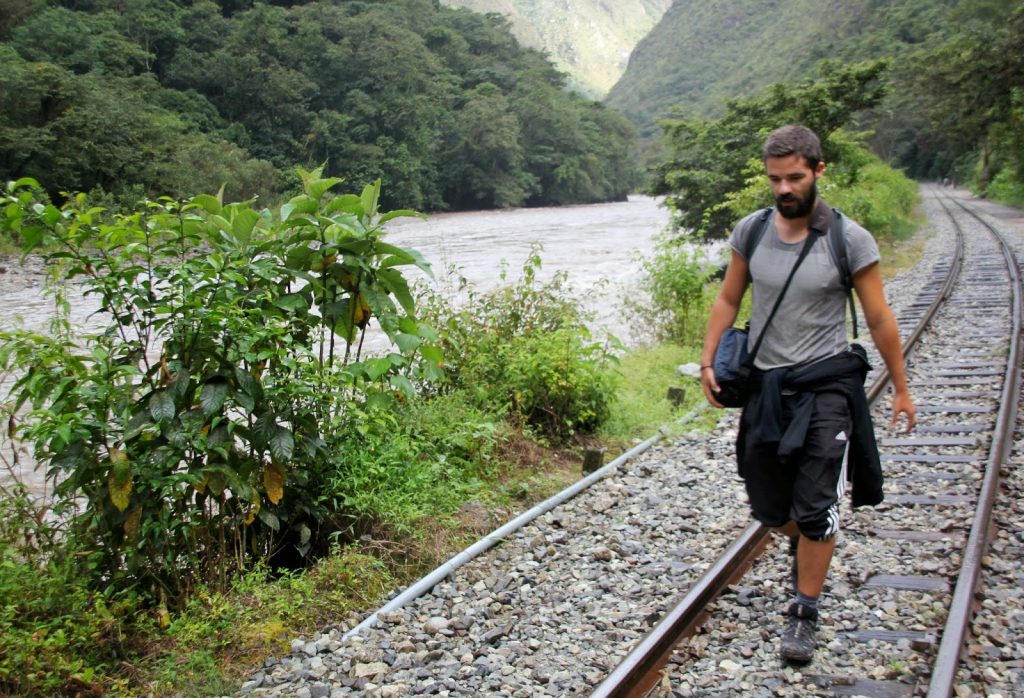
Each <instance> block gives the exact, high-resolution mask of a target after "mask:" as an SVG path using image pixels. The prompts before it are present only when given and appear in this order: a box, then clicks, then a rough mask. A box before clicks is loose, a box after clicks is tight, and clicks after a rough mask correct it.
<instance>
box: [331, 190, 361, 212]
mask: <svg viewBox="0 0 1024 698" xmlns="http://www.w3.org/2000/svg"><path fill="white" fill-rule="evenodd" d="M338 211H344V212H345V213H349V214H351V215H354V216H361V215H363V204H362V201H361V200H360V199H359V197H358V196H356V195H355V194H343V195H342V196H336V197H334V198H333V199H331V200H330V201H329V202H328V203H327V205H326V206H325V207H324V214H325V215H327V216H330V215H332V214H334V213H336V212H338Z"/></svg>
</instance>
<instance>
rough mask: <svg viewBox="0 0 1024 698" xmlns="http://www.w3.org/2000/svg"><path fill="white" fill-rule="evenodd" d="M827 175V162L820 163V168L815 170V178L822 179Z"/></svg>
mask: <svg viewBox="0 0 1024 698" xmlns="http://www.w3.org/2000/svg"><path fill="white" fill-rule="evenodd" d="M824 173H825V161H824V160H822V161H821V162H819V163H818V166H817V167H815V168H814V176H815V177H820V176H821V175H823V174H824Z"/></svg>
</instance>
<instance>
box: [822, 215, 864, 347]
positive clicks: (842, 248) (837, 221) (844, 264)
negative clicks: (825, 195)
mask: <svg viewBox="0 0 1024 698" xmlns="http://www.w3.org/2000/svg"><path fill="white" fill-rule="evenodd" d="M832 213H833V214H834V215H833V217H832V225H830V226H829V227H828V249H829V251H830V252H831V253H832V259H833V261H835V263H836V266H837V267H838V268H839V278H840V281H842V283H843V288H845V289H846V298H847V300H848V302H849V304H850V320H851V321H852V322H853V337H854V339H856V338H857V308H856V307H855V306H854V304H853V274H851V273H850V258H849V256H848V255H847V250H846V220H845V218H844V217H843V214H842V213H840V212H839V209H837V208H833V209H832Z"/></svg>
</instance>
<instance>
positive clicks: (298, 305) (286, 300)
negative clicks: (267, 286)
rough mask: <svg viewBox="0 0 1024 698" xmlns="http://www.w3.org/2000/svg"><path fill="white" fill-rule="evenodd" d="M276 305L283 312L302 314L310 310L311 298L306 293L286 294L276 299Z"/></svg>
mask: <svg viewBox="0 0 1024 698" xmlns="http://www.w3.org/2000/svg"><path fill="white" fill-rule="evenodd" d="M274 305H275V306H277V307H278V308H280V309H281V310H287V311H289V312H292V313H302V312H305V311H307V310H309V298H307V297H306V294H305V293H286V294H285V295H283V296H278V297H277V298H275V299H274Z"/></svg>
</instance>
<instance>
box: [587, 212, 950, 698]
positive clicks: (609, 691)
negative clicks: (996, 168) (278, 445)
mask: <svg viewBox="0 0 1024 698" xmlns="http://www.w3.org/2000/svg"><path fill="white" fill-rule="evenodd" d="M957 232H958V235H957V246H956V252H955V255H954V257H953V261H952V263H951V264H950V267H949V269H948V271H947V273H946V278H945V281H944V283H943V285H942V288H941V289H940V291H939V292H938V293H936V296H935V298H934V299H933V300H932V302H931V303H930V304H929V305H928V307H927V308H926V309H925V311H924V313H923V314H922V317H921V319H920V320H919V321H918V323H917V325H916V326H915V327H914V329H913V330H912V331H911V333H910V334H909V335H908V336H907V339H906V340H905V341H904V342H903V343H902V345H903V346H902V351H903V358H904V360H906V359H907V358H908V357H909V356H910V355H911V353H912V352H913V350H914V348H915V346H916V345H917V343H918V340H919V339H920V337H921V334H922V333H923V332H924V330H925V329H926V328H927V326H928V324H929V323H930V322H931V320H932V318H934V316H935V314H936V312H937V311H938V308H939V307H940V306H941V305H942V303H943V302H944V301H945V300H946V298H948V297H949V294H950V293H951V292H952V289H953V286H954V285H955V283H956V280H957V278H958V277H959V275H960V271H961V268H962V265H963V255H964V243H963V236H962V235H961V234H959V233H960V231H959V229H958V230H957ZM889 378H890V374H889V370H888V368H882V370H881V372H880V373H879V374H878V375H877V376H876V377H875V379H874V380H873V381H872V382H871V385H870V386H869V387H868V389H867V390H866V394H867V398H868V402H869V404H870V406H871V407H872V408H873V407H874V406H875V404H876V403H877V401H878V400H879V399H880V398H881V395H882V391H883V390H884V389H885V388H886V386H887V385H888V384H889ZM769 535H770V531H769V529H767V528H765V527H764V526H762V525H761V524H760V523H757V522H755V523H753V524H751V525H750V526H748V527H747V528H746V530H744V531H743V533H741V534H740V536H739V537H738V538H737V539H736V541H735V542H734V543H733V544H732V545H730V546H729V548H727V549H726V550H725V552H724V553H723V554H722V555H721V556H720V557H719V558H718V560H717V561H715V563H714V564H713V565H712V566H711V567H710V568H709V569H708V571H707V572H706V573H705V574H704V575H703V576H702V577H701V578H700V579H698V580H697V581H696V582H695V583H694V585H693V587H691V590H690V591H689V592H688V593H687V594H686V595H685V596H684V597H683V598H682V599H681V600H680V601H679V602H678V603H677V604H676V605H675V606H674V607H673V608H672V609H671V610H670V611H669V612H668V613H667V614H666V615H665V617H664V618H662V620H661V621H659V623H658V624H657V625H656V626H655V627H654V628H652V629H651V631H650V632H649V633H648V634H647V635H646V636H645V637H644V638H642V639H641V640H640V641H639V642H638V643H637V644H636V645H634V647H633V649H632V650H630V652H629V654H627V655H626V657H625V658H624V659H623V660H622V661H621V662H620V663H619V664H618V666H616V667H615V669H613V670H612V672H611V673H610V674H609V675H608V676H607V677H606V678H605V680H604V681H602V682H601V684H600V685H598V686H597V688H595V690H594V691H593V692H592V693H591V696H592V697H593V698H624V697H627V696H646V695H648V694H649V693H650V691H651V689H653V688H654V687H655V686H657V684H658V683H659V680H660V678H661V677H660V671H661V668H662V667H663V666H664V665H665V663H666V662H667V661H668V659H669V657H671V654H672V649H673V648H674V647H675V645H677V644H678V643H679V641H680V640H682V639H683V638H684V637H687V636H688V635H691V634H692V633H693V632H694V631H695V630H696V629H697V628H698V627H700V625H701V624H702V623H703V622H704V619H705V618H706V617H707V612H706V610H705V609H706V607H707V605H708V604H710V603H711V602H712V601H713V600H714V599H715V598H717V597H718V596H719V595H720V594H721V593H722V592H723V591H724V590H725V589H726V587H728V585H729V584H731V583H733V582H734V581H736V580H738V579H739V578H741V577H742V576H743V574H745V573H746V571H747V570H748V569H749V568H750V566H751V565H753V562H754V560H756V558H757V557H758V556H759V555H760V554H761V552H762V551H763V550H764V549H765V547H767V544H768V538H769ZM754 551H756V552H754Z"/></svg>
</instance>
